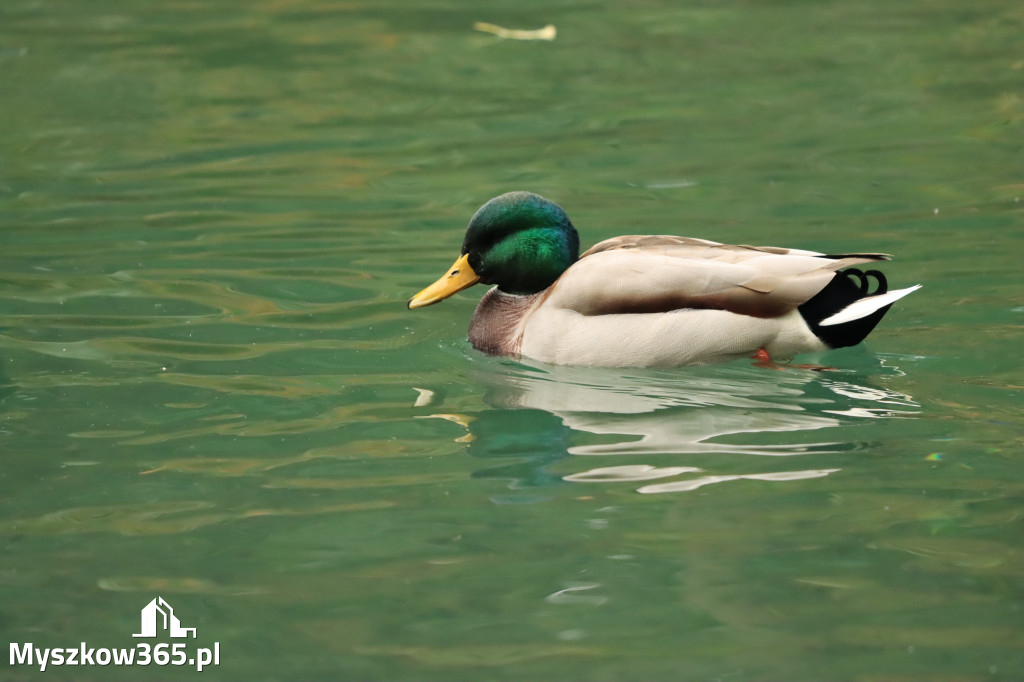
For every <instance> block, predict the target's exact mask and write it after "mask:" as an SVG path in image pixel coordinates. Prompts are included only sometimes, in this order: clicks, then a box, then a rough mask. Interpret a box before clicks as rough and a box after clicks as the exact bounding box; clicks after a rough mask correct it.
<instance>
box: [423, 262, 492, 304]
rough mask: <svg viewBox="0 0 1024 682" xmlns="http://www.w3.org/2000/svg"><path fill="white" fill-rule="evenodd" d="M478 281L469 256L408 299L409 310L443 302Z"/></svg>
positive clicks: (478, 277) (478, 278) (478, 276)
mask: <svg viewBox="0 0 1024 682" xmlns="http://www.w3.org/2000/svg"><path fill="white" fill-rule="evenodd" d="M479 281H480V275H478V274H476V273H475V272H473V268H471V267H470V265H469V254H466V255H464V256H462V257H461V258H459V259H458V260H457V261H455V264H454V265H452V266H451V267H450V268H448V272H447V273H446V274H445V275H444V276H443V277H441V279H439V280H437V281H436V282H434V283H433V284H431V285H430V286H429V287H427V288H426V289H424V290H423V291H421V292H420V293H418V294H416V295H415V296H413V297H412V298H411V299H409V308H422V307H423V306H428V305H432V304H434V303H437V302H438V301H443V300H444V299H446V298H448V297H449V296H451V295H452V294H456V293H458V292H460V291H462V290H463V289H466V288H467V287H471V286H473V285H474V284H476V283H477V282H479Z"/></svg>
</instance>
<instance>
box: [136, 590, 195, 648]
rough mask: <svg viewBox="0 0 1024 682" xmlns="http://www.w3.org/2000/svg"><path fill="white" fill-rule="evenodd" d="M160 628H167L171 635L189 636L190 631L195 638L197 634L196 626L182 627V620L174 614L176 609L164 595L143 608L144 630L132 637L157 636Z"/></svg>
mask: <svg viewBox="0 0 1024 682" xmlns="http://www.w3.org/2000/svg"><path fill="white" fill-rule="evenodd" d="M158 628H159V629H162V630H166V631H167V632H168V633H169V634H170V636H171V637H188V636H189V633H191V635H192V638H193V639H195V636H196V629H195V628H183V627H181V621H179V620H178V618H177V616H175V615H174V609H172V608H171V605H170V604H168V603H167V602H165V601H164V599H163V597H157V598H156V599H154V600H153V601H151V602H149V603H148V604H146V606H145V608H143V609H142V627H141V629H142V632H140V633H139V634H137V635H132V637H156V633H157V629H158Z"/></svg>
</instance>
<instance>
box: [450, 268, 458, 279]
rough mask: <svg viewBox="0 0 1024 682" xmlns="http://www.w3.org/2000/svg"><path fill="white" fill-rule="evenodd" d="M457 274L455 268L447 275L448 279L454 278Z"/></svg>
mask: <svg viewBox="0 0 1024 682" xmlns="http://www.w3.org/2000/svg"><path fill="white" fill-rule="evenodd" d="M457 274H459V269H458V268H455V269H454V270H452V271H451V272H449V273H448V276H449V277H454V276H455V275H457Z"/></svg>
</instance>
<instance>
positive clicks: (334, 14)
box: [0, 0, 1024, 682]
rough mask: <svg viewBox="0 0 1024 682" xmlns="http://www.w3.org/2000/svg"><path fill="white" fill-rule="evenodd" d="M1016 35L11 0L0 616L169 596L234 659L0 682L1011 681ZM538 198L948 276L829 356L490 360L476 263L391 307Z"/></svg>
mask: <svg viewBox="0 0 1024 682" xmlns="http://www.w3.org/2000/svg"><path fill="white" fill-rule="evenodd" d="M478 20H480V21H489V22H493V23H496V24H500V25H503V26H508V27H510V28H521V29H531V28H539V27H540V26H542V25H544V24H548V23H551V24H554V25H556V27H557V29H558V37H557V39H556V40H555V41H553V42H536V41H535V42H525V41H513V40H501V39H499V38H497V37H495V36H493V35H488V34H485V33H480V32H475V31H473V30H472V28H471V27H472V23H473V22H474V21H478ZM1021 45H1024V5H1022V4H1020V3H1017V2H1001V1H998V0H980V1H978V2H973V3H963V2H961V1H959V0H956V1H954V0H936V1H932V2H923V1H919V2H914V1H911V2H904V3H894V2H879V1H877V0H869V1H865V2H846V3H839V2H835V3H814V2H801V1H798V0H788V1H780V2H739V1H733V0H725V1H722V2H705V1H696V0H689V1H687V2H669V1H667V0H651V1H649V2H635V3H611V2H609V3H600V2H582V1H574V0H568V1H564V2H554V3H552V2H545V3H542V2H515V3H513V2H501V3H491V4H489V5H486V6H483V5H479V4H478V3H470V2H450V1H449V2H417V3H413V2H386V1H385V2H372V3H370V2H367V3H362V2H358V1H357V2H344V3H342V2H327V1H318V0H296V1H291V2H284V1H282V0H276V1H274V0H270V1H266V2H241V1H240V0H234V1H224V2H209V3H200V2H184V1H182V0H172V1H169V2H160V3H139V2H128V1H127V0H96V1H92V0H91V1H90V2H74V1H71V0H64V1H63V2H61V1H51V0H5V2H4V3H3V4H2V5H0V102H3V105H2V106H0V548H2V554H0V605H2V606H0V633H2V634H3V636H2V637H0V639H3V640H4V641H3V642H2V644H4V645H5V648H6V645H7V644H8V643H10V642H15V643H25V642H32V643H34V644H35V646H38V647H77V646H78V645H79V643H81V642H86V643H87V644H88V645H89V646H91V647H114V648H116V647H131V646H134V645H136V644H137V643H139V642H140V641H144V640H140V639H133V638H132V636H131V635H132V634H134V633H138V632H139V627H140V616H139V611H140V609H141V608H142V607H143V606H145V605H146V604H147V603H148V602H149V601H150V600H152V599H153V598H154V597H156V596H158V595H159V596H161V597H163V598H164V599H165V600H166V601H167V602H168V603H169V604H171V605H172V606H173V608H174V609H175V613H176V615H177V616H178V617H179V618H180V621H181V624H182V625H183V626H184V627H195V628H197V631H198V634H197V638H196V639H187V640H180V641H185V642H187V644H188V647H189V649H190V650H192V649H193V648H194V647H212V646H213V643H214V642H218V643H219V647H220V665H218V666H216V667H209V668H207V669H206V670H205V671H203V672H202V673H197V672H195V671H194V670H190V669H187V668H188V667H187V666H186V667H174V666H165V667H157V666H155V665H151V666H150V667H148V668H134V669H132V668H116V667H111V666H108V667H100V666H96V667H92V668H89V667H70V666H65V667H49V668H48V669H47V670H46V671H45V672H43V673H40V672H38V671H35V672H33V671H32V670H31V669H29V668H28V667H26V666H20V665H16V666H11V665H9V661H8V660H7V654H6V653H5V654H4V656H5V659H4V662H3V665H2V666H0V679H4V680H28V679H54V680H108V679H112V680H120V679H205V680H453V679H456V680H557V679H564V680H615V681H617V680H670V679H671V680H752V681H759V680H796V681H814V680H858V681H859V680H864V681H872V682H873V681H882V680H885V681H887V682H889V681H900V682H902V681H911V680H913V681H921V682H925V681H927V682H936V681H940V682H941V681H947V680H948V681H954V680H955V681H963V680H1022V679H1024V608H1022V606H1024V591H1022V590H1024V548H1022V545H1021V522H1022V517H1024V507H1022V502H1024V482H1022V480H1024V479H1022V476H1021V473H1020V472H1021V465H1020V460H1021V450H1022V448H1021V444H1022V443H1021V441H1022V435H1024V429H1022V423H1024V419H1022V400H1021V393H1022V388H1024V372H1022V371H1021V362H1020V354H1021V351H1022V344H1021V341H1022V337H1024V334H1022V333H1021V330H1022V328H1021V325H1022V323H1024V297H1022V295H1021V285H1020V279H1021V278H1020V270H1021V266H1020V258H1021V253H1022V252H1024V165H1022V162H1021V160H1022V158H1024V156H1022V154H1024V51H1022V49H1021ZM512 189H529V190H533V191H535V192H539V193H542V194H545V195H547V196H549V197H551V198H552V199H554V200H556V201H558V202H559V203H560V204H561V205H562V206H564V207H565V208H566V210H567V211H568V213H569V215H570V216H571V217H572V218H573V221H574V222H575V224H576V225H577V227H578V228H579V229H580V231H581V236H582V241H583V243H584V245H585V246H589V245H591V244H593V243H595V242H597V241H598V240H601V239H604V238H606V237H610V236H614V235H616V234H623V233H648V232H650V233H674V234H685V235H690V236H701V237H706V238H711V239H716V240H720V241H727V242H738V243H755V244H775V245H782V246H792V247H801V248H810V249H816V250H823V251H826V252H828V251H832V252H835V251H839V252H842V251H850V250H869V251H876V250H877V251H884V252H889V253H893V254H896V256H897V260H896V261H895V262H894V263H892V264H891V265H890V266H889V267H888V268H887V273H888V274H889V280H890V282H891V283H892V285H893V286H909V285H911V284H914V283H922V284H924V288H923V289H922V290H921V291H919V292H917V293H915V294H914V295H912V296H910V297H909V298H907V299H905V300H903V301H901V302H900V303H898V304H897V306H896V307H895V308H894V309H893V310H892V311H891V312H890V313H889V315H888V316H887V318H886V319H885V320H884V321H883V323H882V324H881V325H880V327H879V328H878V329H877V330H876V332H875V333H874V334H873V335H872V337H871V338H870V340H869V343H868V344H867V345H865V346H861V347H857V348H853V349H847V350H844V351H837V352H832V353H827V354H822V355H820V356H806V357H805V358H803V361H805V362H822V363H827V364H830V365H834V366H836V367H837V368H838V369H837V371H834V372H828V373H813V372H806V371H799V370H789V371H768V370H764V369H760V368H756V367H752V366H750V365H749V363H747V362H738V363H734V364H730V365H725V366H719V367H709V368H690V369H680V370H672V371H664V370H659V371H636V370H630V371H609V370H605V371H596V370H587V369H553V368H548V367H530V366H527V365H522V364H517V363H515V362H511V361H506V360H501V359H495V358H488V357H483V356H481V355H479V354H477V353H476V352H475V351H473V350H472V349H471V348H470V347H469V345H468V343H467V341H466V340H465V330H466V327H467V324H468V319H469V316H470V314H471V312H472V309H473V306H474V304H475V301H476V300H477V298H478V296H479V294H480V293H482V291H481V290H480V289H479V288H478V289H477V290H471V291H469V292H466V293H463V294H460V295H459V296H457V297H455V298H454V299H452V300H450V301H447V302H445V303H444V304H442V305H440V306H437V307H433V308H428V309H425V310H419V311H415V312H411V311H408V310H406V308H405V301H406V299H407V298H408V297H409V296H410V295H411V294H413V293H415V292H416V291H417V290H419V289H420V288H421V287H423V286H425V285H426V284H428V283H429V282H431V281H433V279H434V278H435V277H437V276H439V275H440V274H442V272H443V269H444V268H445V267H447V266H448V265H449V264H450V263H451V261H452V260H453V259H454V257H455V256H456V255H458V247H459V245H460V244H461V239H462V231H463V229H464V227H465V224H466V221H467V220H468V218H469V217H470V216H471V215H472V213H473V211H475V210H476V208H477V207H478V206H479V205H480V204H481V203H483V202H484V201H485V200H487V199H488V198H490V197H492V196H494V195H496V194H499V193H501V192H504V191H508V190H512ZM157 641H164V642H172V641H179V640H169V639H166V638H164V639H161V640H153V643H154V644H155V643H156V642H157Z"/></svg>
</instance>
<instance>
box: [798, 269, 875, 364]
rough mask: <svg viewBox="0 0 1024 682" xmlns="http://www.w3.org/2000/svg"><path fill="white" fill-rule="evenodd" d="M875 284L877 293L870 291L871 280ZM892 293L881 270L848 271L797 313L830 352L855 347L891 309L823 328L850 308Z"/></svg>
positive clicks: (844, 271)
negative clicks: (847, 307)
mask: <svg viewBox="0 0 1024 682" xmlns="http://www.w3.org/2000/svg"><path fill="white" fill-rule="evenodd" d="M872 279H874V280H875V290H874V291H871V284H872V283H871V280H872ZM888 290H889V282H888V281H887V280H886V279H885V275H884V274H882V273H881V272H879V271H878V270H863V271H862V270H859V269H858V268H846V269H845V270H840V271H839V272H837V273H836V275H835V277H833V278H832V281H831V282H829V283H828V285H826V286H825V288H824V289H822V290H821V291H819V292H818V293H817V294H816V295H815V296H814V298H812V299H811V300H809V301H807V302H806V303H804V304H803V305H801V306H800V307H799V308H797V310H799V311H800V314H801V315H802V316H803V318H804V321H805V322H806V323H807V326H808V327H810V328H811V331H812V332H814V334H815V336H817V337H818V338H819V339H821V340H822V341H824V342H825V344H826V345H828V346H829V347H830V348H844V347H846V346H854V345H856V344H858V343H860V342H861V341H863V340H864V337H866V336H867V335H868V334H870V333H871V330H872V329H874V328H875V325H877V324H878V322H879V320H881V319H882V317H883V316H884V315H885V313H886V312H888V310H889V308H890V307H891V304H890V305H887V306H885V307H883V308H879V309H878V310H876V311H875V312H873V313H871V314H870V315H868V316H866V317H862V318H860V319H857V320H850V321H849V322H844V323H843V324H836V325H829V326H827V327H823V326H821V322H822V320H825V319H827V318H829V317H831V316H832V315H835V314H836V313H837V312H839V311H840V310H842V309H843V308H845V307H846V306H848V305H850V304H851V303H853V302H854V301H859V300H860V299H862V298H867V297H868V296H877V295H879V294H884V293H886V292H887V291H888Z"/></svg>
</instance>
